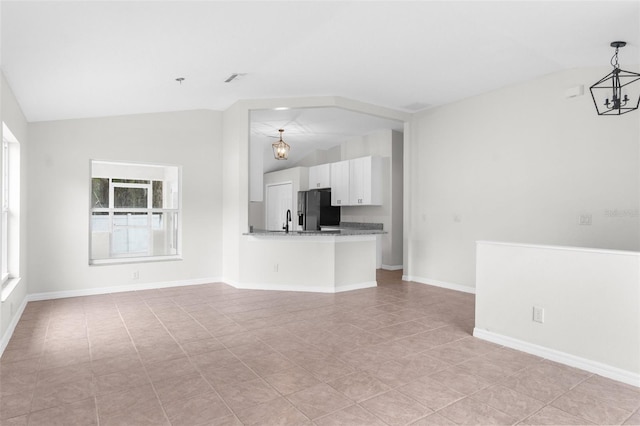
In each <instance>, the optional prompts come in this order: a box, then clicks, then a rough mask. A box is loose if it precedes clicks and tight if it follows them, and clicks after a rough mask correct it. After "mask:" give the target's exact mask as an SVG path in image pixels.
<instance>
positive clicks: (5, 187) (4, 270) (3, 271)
mask: <svg viewBox="0 0 640 426" xmlns="http://www.w3.org/2000/svg"><path fill="white" fill-rule="evenodd" d="M1 226H2V229H1V230H0V234H1V235H2V246H1V247H0V252H1V253H2V260H1V264H2V265H1V267H0V280H2V286H3V287H4V285H5V283H6V282H7V281H8V280H9V141H8V140H7V139H5V138H4V136H3V138H2V225H1Z"/></svg>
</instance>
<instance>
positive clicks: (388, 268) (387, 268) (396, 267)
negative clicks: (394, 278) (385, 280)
mask: <svg viewBox="0 0 640 426" xmlns="http://www.w3.org/2000/svg"><path fill="white" fill-rule="evenodd" d="M403 268H404V266H402V265H385V264H383V265H382V269H384V270H385V271H399V270H401V269H403Z"/></svg>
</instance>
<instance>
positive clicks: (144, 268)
mask: <svg viewBox="0 0 640 426" xmlns="http://www.w3.org/2000/svg"><path fill="white" fill-rule="evenodd" d="M221 119H222V114H221V113H218V112H213V111H187V112H171V113H158V114H141V115H132V116H121V117H110V118H95V119H79V120H64V121H52V122H39V123H31V124H30V125H29V138H30V141H29V142H30V143H29V149H28V151H27V156H28V158H29V166H28V178H29V181H30V189H31V190H30V192H29V196H28V204H27V207H28V210H29V217H28V223H29V245H30V250H29V262H28V271H29V275H30V280H29V292H30V293H36V294H37V293H51V292H72V293H74V294H77V293H79V292H80V293H81V292H83V291H94V290H95V289H100V288H113V287H123V288H126V287H127V286H144V285H148V284H154V283H182V282H198V281H200V280H211V279H215V278H217V277H221V276H222V164H221V163H222V160H221V157H220V155H219V153H220V152H222V150H221V138H220V136H221V133H222V129H221V124H222V120H221ZM90 159H97V160H110V161H133V162H143V163H160V164H170V165H180V166H182V257H183V260H179V261H168V262H148V263H134V264H119V265H100V266H89V262H88V247H89V236H88V231H89V224H88V222H89V214H88V209H89V206H90V198H89V196H90V191H89V188H90V186H89V185H90ZM134 271H138V272H139V279H133V272H134Z"/></svg>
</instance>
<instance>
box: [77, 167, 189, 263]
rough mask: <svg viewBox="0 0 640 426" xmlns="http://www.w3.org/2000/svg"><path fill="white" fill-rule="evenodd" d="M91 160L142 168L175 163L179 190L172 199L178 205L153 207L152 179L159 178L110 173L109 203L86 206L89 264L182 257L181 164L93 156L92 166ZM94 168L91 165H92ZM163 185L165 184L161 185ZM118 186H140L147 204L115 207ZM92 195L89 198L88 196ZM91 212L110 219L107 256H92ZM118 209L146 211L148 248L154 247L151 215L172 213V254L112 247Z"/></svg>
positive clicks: (121, 210)
mask: <svg viewBox="0 0 640 426" xmlns="http://www.w3.org/2000/svg"><path fill="white" fill-rule="evenodd" d="M94 162H96V163H108V164H112V165H120V166H123V165H124V166H130V167H136V166H139V167H141V168H144V167H175V168H176V169H177V171H178V178H177V191H178V199H177V200H176V201H175V202H176V203H177V208H153V184H152V181H153V180H158V179H150V178H149V179H148V178H146V177H143V178H136V179H128V178H125V177H123V176H115V175H114V176H110V177H108V179H109V206H108V207H94V206H90V209H89V264H90V265H104V264H115V263H137V262H150V261H163V260H181V259H182V257H181V256H182V243H181V241H182V200H181V193H182V191H181V180H182V170H181V167H180V166H174V165H165V164H141V163H126V162H111V161H99V160H92V161H91V164H92V166H93V164H94ZM92 168H93V167H92ZM94 177H96V176H94V174H93V172H92V173H91V177H90V179H89V187H90V188H91V185H92V180H93V178H94ZM101 177H102V178H107V177H106V176H101ZM114 180H147V181H148V182H149V183H132V182H114ZM163 186H164V185H163ZM117 188H141V189H146V190H147V194H148V197H147V207H146V208H132V207H126V208H124V207H115V205H114V203H115V190H116V189H117ZM164 196H165V197H166V196H173V194H172V193H165V194H164ZM90 199H91V198H90ZM94 213H107V214H108V221H109V257H108V258H99V259H94V258H93V257H92V253H91V251H92V242H91V238H92V237H93V230H92V229H91V226H92V216H93V214H94ZM117 213H129V214H134V213H146V214H147V216H148V220H147V225H145V227H147V228H148V231H149V242H148V247H149V250H152V249H153V229H154V228H153V215H154V214H158V213H162V214H163V217H168V216H164V215H173V217H174V218H175V217H177V219H174V220H173V227H172V228H171V231H172V234H173V235H172V237H171V239H170V241H171V244H170V249H171V250H172V251H175V254H167V255H153V254H150V253H149V252H146V253H140V252H138V253H136V252H128V253H115V252H114V251H113V241H114V240H113V238H114V230H115V228H116V225H114V219H115V216H116V214H117ZM123 227H126V228H136V227H140V226H136V225H130V226H123Z"/></svg>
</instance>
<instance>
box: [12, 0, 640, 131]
mask: <svg viewBox="0 0 640 426" xmlns="http://www.w3.org/2000/svg"><path fill="white" fill-rule="evenodd" d="M639 3H640V2H639V1H637V0H636V1H621V2H615V1H604V0H603V1H548V2H544V1H529V2H526V1H494V2H487V1H467V2H463V1H407V2H405V1H354V2H351V1H340V2H337V1H336V2H334V1H295V2H294V1H284V2H271V1H257V2H246V1H233V2H231V1H227V2H224V1H158V2H153V1H94V0H92V1H43V2H34V1H6V0H3V1H2V2H1V3H0V7H1V10H0V14H1V27H2V34H1V35H2V50H1V66H2V71H3V72H4V74H5V76H6V77H7V80H8V81H9V84H10V86H11V87H12V89H13V91H14V93H15V95H16V97H17V99H18V101H19V103H20V105H21V106H22V108H23V110H24V113H25V115H26V117H27V119H28V120H29V121H40V120H55V119H67V118H80V117H93V116H108V115H121V114H134V113H145V112H158V111H176V110H188V109H197V108H210V109H216V110H224V109H226V108H227V107H228V106H230V105H231V104H232V103H234V102H235V101H236V100H238V99H258V98H285V97H302V96H342V97H346V98H351V99H355V100H359V101H363V102H367V103H371V104H376V105H381V106H385V107H389V108H394V109H399V110H404V111H413V110H416V109H419V108H420V107H421V106H424V105H429V106H434V105H440V104H445V103H449V102H452V101H456V100H458V99H461V98H464V97H468V96H472V95H475V94H478V93H482V92H486V91H489V90H492V89H495V88H498V87H502V86H505V85H509V84H513V83H516V82H519V81H524V80H527V79H531V78H534V77H536V76H540V75H543V74H547V73H551V72H554V71H558V70H562V69H567V68H573V67H582V66H599V65H602V66H605V65H608V63H609V59H610V57H611V55H612V49H611V48H610V47H609V43H610V42H611V41H613V40H618V39H620V40H625V41H627V42H629V45H628V46H627V47H625V48H624V49H622V51H621V54H620V62H621V65H622V66H623V68H624V65H625V64H628V63H638V55H639V50H638V46H639V45H640V35H639V32H640V7H639ZM232 73H244V74H245V75H244V76H241V77H240V78H238V79H236V80H234V81H233V82H231V83H224V80H225V79H226V78H227V77H228V76H229V75H230V74H232ZM177 77H184V78H185V81H184V82H183V83H182V84H179V83H177V82H176V81H175V79H176V78H177Z"/></svg>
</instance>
